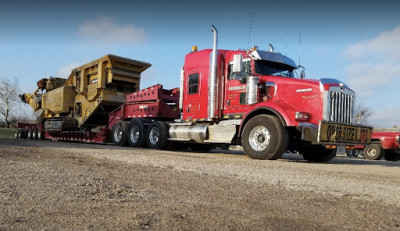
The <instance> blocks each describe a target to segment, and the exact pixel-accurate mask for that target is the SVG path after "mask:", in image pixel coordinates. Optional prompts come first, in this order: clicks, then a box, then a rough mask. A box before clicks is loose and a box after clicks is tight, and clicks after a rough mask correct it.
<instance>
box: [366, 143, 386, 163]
mask: <svg viewBox="0 0 400 231" xmlns="http://www.w3.org/2000/svg"><path fill="white" fill-rule="evenodd" d="M383 154H384V150H383V148H382V146H381V145H380V144H378V143H372V144H369V145H367V146H365V148H364V156H365V158H367V159H369V160H380V159H382V156H383Z"/></svg>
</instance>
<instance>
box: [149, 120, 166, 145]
mask: <svg viewBox="0 0 400 231" xmlns="http://www.w3.org/2000/svg"><path fill="white" fill-rule="evenodd" d="M147 145H148V146H149V148H153V149H165V148H166V147H167V145H168V126H167V124H165V123H164V122H162V121H154V122H153V123H152V124H151V125H150V127H149V130H148V132H147Z"/></svg>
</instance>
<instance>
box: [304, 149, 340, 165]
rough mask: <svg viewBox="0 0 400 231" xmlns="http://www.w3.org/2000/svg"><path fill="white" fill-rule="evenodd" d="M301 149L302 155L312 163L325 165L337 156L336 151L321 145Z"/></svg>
mask: <svg viewBox="0 0 400 231" xmlns="http://www.w3.org/2000/svg"><path fill="white" fill-rule="evenodd" d="M299 149H300V150H299V153H300V155H301V156H302V157H303V158H304V159H305V160H307V161H310V162H316V163H324V162H328V161H330V160H332V159H333V158H335V156H336V149H326V148H324V147H323V146H320V145H309V146H304V147H301V148H299Z"/></svg>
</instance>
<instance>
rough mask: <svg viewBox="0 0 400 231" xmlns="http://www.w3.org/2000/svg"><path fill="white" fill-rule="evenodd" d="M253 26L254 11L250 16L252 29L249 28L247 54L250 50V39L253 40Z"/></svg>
mask: <svg viewBox="0 0 400 231" xmlns="http://www.w3.org/2000/svg"><path fill="white" fill-rule="evenodd" d="M252 26H253V11H252V12H251V15H250V28H249V38H248V39H247V48H246V50H247V53H248V52H249V49H250V38H251V27H252Z"/></svg>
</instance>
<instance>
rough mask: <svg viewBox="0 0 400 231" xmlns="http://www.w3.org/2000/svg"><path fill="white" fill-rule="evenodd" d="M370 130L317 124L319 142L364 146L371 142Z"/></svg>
mask: <svg viewBox="0 0 400 231" xmlns="http://www.w3.org/2000/svg"><path fill="white" fill-rule="evenodd" d="M371 136H372V128H371V127H364V126H354V125H342V124H334V123H324V122H320V124H319V137H318V138H319V142H333V143H354V144H365V143H370V142H371Z"/></svg>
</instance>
